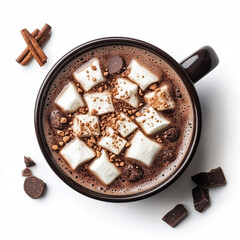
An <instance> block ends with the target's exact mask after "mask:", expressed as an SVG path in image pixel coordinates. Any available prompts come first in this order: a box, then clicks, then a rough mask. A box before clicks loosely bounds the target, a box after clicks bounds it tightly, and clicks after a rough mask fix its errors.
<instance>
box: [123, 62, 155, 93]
mask: <svg viewBox="0 0 240 240" xmlns="http://www.w3.org/2000/svg"><path fill="white" fill-rule="evenodd" d="M128 69H130V73H129V74H128V78H129V79H130V80H132V81H133V82H135V83H136V84H137V85H138V86H139V87H140V88H141V89H142V90H143V91H144V90H145V89H146V88H147V87H148V86H149V85H151V84H152V83H154V82H157V81H158V80H159V77H158V76H156V75H155V74H153V73H152V72H150V71H149V70H148V69H147V68H145V67H143V66H142V65H141V64H139V63H138V62H137V61H136V60H135V59H132V60H131V62H130V64H129V66H128Z"/></svg>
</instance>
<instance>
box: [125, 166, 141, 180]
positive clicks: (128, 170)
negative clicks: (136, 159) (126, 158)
mask: <svg viewBox="0 0 240 240" xmlns="http://www.w3.org/2000/svg"><path fill="white" fill-rule="evenodd" d="M123 172H124V174H125V175H126V176H127V180H128V181H129V182H138V181H139V180H141V179H142V178H143V176H144V171H143V169H142V167H141V166H139V165H137V164H135V163H133V164H128V165H127V166H126V167H125V168H124V170H123Z"/></svg>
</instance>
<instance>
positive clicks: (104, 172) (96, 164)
mask: <svg viewBox="0 0 240 240" xmlns="http://www.w3.org/2000/svg"><path fill="white" fill-rule="evenodd" d="M89 170H90V172H92V173H93V174H94V175H95V176H97V178H98V179H99V180H100V181H101V182H103V183H104V184H106V185H109V184H110V183H111V182H112V181H113V180H114V179H115V178H117V177H118V176H119V175H120V170H119V169H118V168H117V167H115V165H114V164H112V163H110V161H109V156H108V154H107V153H106V151H105V150H102V152H101V156H100V157H99V158H95V159H94V160H93V162H92V163H91V164H90V166H89Z"/></svg>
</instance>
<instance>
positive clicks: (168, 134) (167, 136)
mask: <svg viewBox="0 0 240 240" xmlns="http://www.w3.org/2000/svg"><path fill="white" fill-rule="evenodd" d="M180 134H181V132H180V130H179V129H177V128H176V127H170V128H169V129H168V130H166V131H164V132H163V139H164V140H165V141H166V142H175V141H177V140H178V138H179V136H180Z"/></svg>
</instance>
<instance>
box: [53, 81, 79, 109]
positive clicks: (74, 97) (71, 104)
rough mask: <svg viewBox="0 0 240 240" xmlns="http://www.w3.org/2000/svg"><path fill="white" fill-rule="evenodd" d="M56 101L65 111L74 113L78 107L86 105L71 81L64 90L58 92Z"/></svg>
mask: <svg viewBox="0 0 240 240" xmlns="http://www.w3.org/2000/svg"><path fill="white" fill-rule="evenodd" d="M55 103H56V104H57V105H58V107H59V108H61V109H62V110H63V111H64V112H67V113H72V112H75V111H77V110H78V108H80V107H83V106H84V102H83V99H82V95H80V94H79V93H78V91H77V88H76V87H75V85H74V84H73V83H72V82H70V83H68V84H67V85H66V86H65V87H64V88H63V89H62V91H61V92H60V93H59V94H58V96H57V98H56V100H55Z"/></svg>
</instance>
